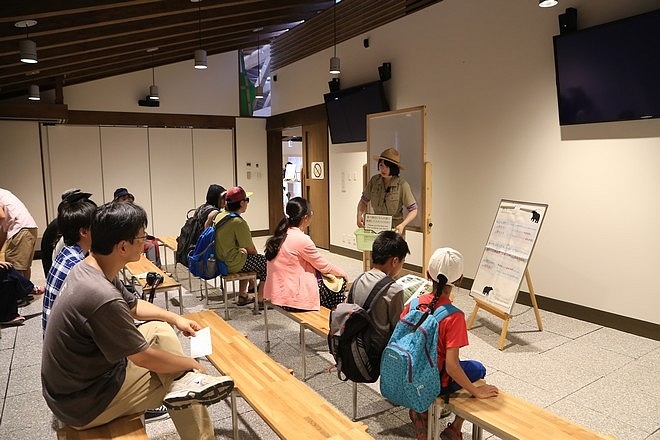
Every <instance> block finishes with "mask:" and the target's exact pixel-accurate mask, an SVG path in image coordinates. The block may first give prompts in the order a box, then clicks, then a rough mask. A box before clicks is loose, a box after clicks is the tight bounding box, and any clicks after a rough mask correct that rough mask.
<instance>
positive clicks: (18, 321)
mask: <svg viewBox="0 0 660 440" xmlns="http://www.w3.org/2000/svg"><path fill="white" fill-rule="evenodd" d="M24 322H25V318H24V317H22V316H21V315H18V316H17V317H15V318H12V319H10V320H9V321H2V322H0V325H6V326H17V325H23V323H24Z"/></svg>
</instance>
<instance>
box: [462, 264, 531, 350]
mask: <svg viewBox="0 0 660 440" xmlns="http://www.w3.org/2000/svg"><path fill="white" fill-rule="evenodd" d="M525 281H526V282H527V287H528V288H529V297H530V299H531V301H532V306H533V307H534V314H535V315H536V324H537V325H538V327H539V331H543V324H542V323H541V314H540V313H539V306H538V304H537V303H536V295H535V294H534V286H533V285H532V278H531V277H530V276H529V271H528V270H527V269H525ZM473 299H474V301H475V305H474V310H472V314H471V315H470V319H468V322H467V328H468V330H469V329H471V328H472V325H473V324H474V320H475V319H476V317H477V312H478V311H479V309H483V310H485V311H487V312H488V313H490V314H492V315H495V316H497V317H498V318H500V319H502V320H504V324H503V325H502V333H501V334H500V341H499V343H498V344H497V348H499V349H500V350H502V349H503V348H504V341H505V340H506V334H507V331H508V329H509V320H510V319H511V318H512V317H513V315H511V314H509V313H506V312H503V311H501V310H499V309H498V308H496V307H494V306H492V305H490V304H488V303H485V302H483V301H481V300H479V299H477V298H474V297H473Z"/></svg>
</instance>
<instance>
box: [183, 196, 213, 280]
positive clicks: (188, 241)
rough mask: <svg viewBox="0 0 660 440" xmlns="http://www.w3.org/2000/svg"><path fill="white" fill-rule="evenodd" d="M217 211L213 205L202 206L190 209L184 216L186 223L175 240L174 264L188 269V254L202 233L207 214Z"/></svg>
mask: <svg viewBox="0 0 660 440" xmlns="http://www.w3.org/2000/svg"><path fill="white" fill-rule="evenodd" d="M214 209H217V208H216V207H215V206H213V205H208V204H204V205H202V206H200V207H199V208H197V209H194V210H193V209H191V210H190V211H188V214H186V223H185V224H184V225H183V226H182V227H181V231H180V232H179V236H178V237H177V238H176V255H175V257H176V262H177V263H179V264H183V265H184V266H186V267H188V254H189V253H190V251H192V250H193V249H195V244H196V243H197V239H198V238H199V236H200V235H201V234H202V232H203V231H204V223H205V222H206V218H207V217H208V215H209V213H210V212H211V211H213V210H214Z"/></svg>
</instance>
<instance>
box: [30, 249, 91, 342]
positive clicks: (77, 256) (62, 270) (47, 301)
mask: <svg viewBox="0 0 660 440" xmlns="http://www.w3.org/2000/svg"><path fill="white" fill-rule="evenodd" d="M83 258H85V254H84V252H83V250H82V248H81V247H80V246H78V245H77V244H74V245H73V246H65V247H64V248H62V250H61V251H60V253H59V254H57V257H55V261H53V266H52V267H51V268H50V270H49V271H48V277H47V278H46V289H45V292H44V307H43V312H42V313H41V327H42V330H43V332H44V334H45V333H46V324H47V323H48V316H49V315H50V311H51V309H52V308H53V304H54V303H55V299H57V295H59V293H60V289H62V285H63V284H64V279H65V278H66V276H67V275H68V274H69V271H70V270H71V268H72V267H73V266H75V265H76V264H78V263H79V262H80V261H82V260H83Z"/></svg>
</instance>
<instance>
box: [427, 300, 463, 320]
mask: <svg viewBox="0 0 660 440" xmlns="http://www.w3.org/2000/svg"><path fill="white" fill-rule="evenodd" d="M456 312H460V309H458V307H456V306H455V305H453V304H444V305H442V306H440V307H438V308H437V309H435V311H434V312H433V316H435V319H437V320H438V322H440V321H442V320H443V319H445V318H446V317H447V316H449V315H451V314H453V313H456Z"/></svg>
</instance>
